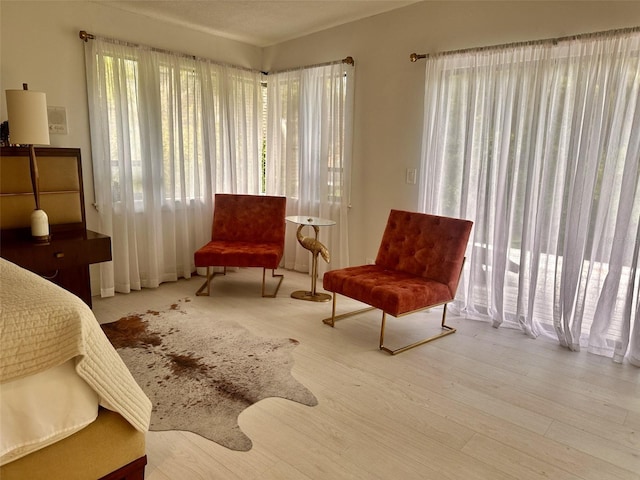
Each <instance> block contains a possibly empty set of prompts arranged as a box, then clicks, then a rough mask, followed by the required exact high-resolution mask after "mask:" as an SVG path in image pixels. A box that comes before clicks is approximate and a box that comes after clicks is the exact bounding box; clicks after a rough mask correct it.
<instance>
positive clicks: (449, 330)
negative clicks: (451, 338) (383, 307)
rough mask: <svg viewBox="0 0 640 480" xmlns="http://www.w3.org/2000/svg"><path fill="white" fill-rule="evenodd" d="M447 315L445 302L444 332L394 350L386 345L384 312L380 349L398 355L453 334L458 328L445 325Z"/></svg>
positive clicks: (443, 314)
mask: <svg viewBox="0 0 640 480" xmlns="http://www.w3.org/2000/svg"><path fill="white" fill-rule="evenodd" d="M446 316H447V304H444V311H443V312H442V323H441V324H440V325H441V327H442V329H443V330H444V331H443V332H441V333H439V334H437V335H434V336H432V337H429V338H425V339H424V340H419V341H417V342H415V343H412V344H410V345H407V346H405V347H401V348H396V349H395V350H392V349H390V348H387V347H385V346H384V327H385V322H386V313H385V312H382V326H381V327H380V350H384V351H385V352H387V353H389V354H391V355H396V354H398V353H402V352H405V351H407V350H409V349H411V348H415V347H417V346H420V345H424V344H425V343H428V342H432V341H434V340H437V339H438V338H442V337H444V336H447V335H451V334H452V333H456V329H455V328H453V327H450V326H448V325H445V323H444V322H445V319H446Z"/></svg>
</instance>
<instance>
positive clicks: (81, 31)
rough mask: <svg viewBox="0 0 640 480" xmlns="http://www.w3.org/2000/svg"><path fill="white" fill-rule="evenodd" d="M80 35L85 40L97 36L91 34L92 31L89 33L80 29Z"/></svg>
mask: <svg viewBox="0 0 640 480" xmlns="http://www.w3.org/2000/svg"><path fill="white" fill-rule="evenodd" d="M78 36H79V37H80V39H81V40H84V41H85V42H88V41H89V40H93V39H94V38H96V37H95V36H94V35H91V34H90V33H87V32H85V31H84V30H80V33H79V34H78Z"/></svg>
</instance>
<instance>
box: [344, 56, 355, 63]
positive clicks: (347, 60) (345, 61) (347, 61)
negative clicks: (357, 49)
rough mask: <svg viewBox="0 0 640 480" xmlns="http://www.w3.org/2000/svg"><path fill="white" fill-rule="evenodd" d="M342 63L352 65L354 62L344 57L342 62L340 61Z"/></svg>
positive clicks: (350, 58) (351, 58)
mask: <svg viewBox="0 0 640 480" xmlns="http://www.w3.org/2000/svg"><path fill="white" fill-rule="evenodd" d="M342 63H346V64H347V65H354V64H355V61H354V60H353V57H346V58H345V59H344V60H342Z"/></svg>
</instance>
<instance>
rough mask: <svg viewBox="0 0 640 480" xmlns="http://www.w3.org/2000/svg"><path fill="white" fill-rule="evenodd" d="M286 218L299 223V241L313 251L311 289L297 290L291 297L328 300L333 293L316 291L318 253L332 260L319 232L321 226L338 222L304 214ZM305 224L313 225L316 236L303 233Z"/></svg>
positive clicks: (297, 232) (316, 300) (326, 259)
mask: <svg viewBox="0 0 640 480" xmlns="http://www.w3.org/2000/svg"><path fill="white" fill-rule="evenodd" d="M286 219H287V221H289V222H293V223H297V224H299V225H298V230H296V237H297V239H298V242H299V243H300V245H302V246H303V247H304V248H305V249H307V250H309V251H310V252H311V291H305V290H297V291H295V292H293V293H292V294H291V297H292V298H296V299H298V300H307V301H310V302H328V301H329V300H331V298H332V296H331V295H329V294H328V293H317V292H316V281H317V279H318V255H321V256H322V258H323V259H324V260H325V261H326V262H327V263H329V261H330V256H329V250H327V247H325V246H324V245H323V244H322V243H320V241H319V240H318V233H319V232H320V227H321V226H331V225H335V224H336V222H334V221H333V220H326V219H323V218H318V217H304V216H293V217H287V218H286ZM305 226H310V227H313V230H314V232H315V238H313V237H305V236H303V235H302V229H303V228H304V227H305Z"/></svg>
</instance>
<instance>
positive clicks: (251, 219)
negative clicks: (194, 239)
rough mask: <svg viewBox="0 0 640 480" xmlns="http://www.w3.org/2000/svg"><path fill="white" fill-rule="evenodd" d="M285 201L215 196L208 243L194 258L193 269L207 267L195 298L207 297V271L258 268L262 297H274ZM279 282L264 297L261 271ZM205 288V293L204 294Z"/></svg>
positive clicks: (208, 286)
mask: <svg viewBox="0 0 640 480" xmlns="http://www.w3.org/2000/svg"><path fill="white" fill-rule="evenodd" d="M286 202H287V199H286V198H285V197H272V196H265V195H232V194H222V193H219V194H216V196H215V203H214V211H213V227H212V229H211V241H210V242H209V243H207V244H206V245H205V246H204V247H202V248H200V249H199V250H197V251H196V253H195V254H194V260H195V265H196V267H207V280H206V281H205V282H204V284H203V285H202V286H201V287H200V289H199V290H198V291H197V292H196V295H209V294H210V292H211V280H213V277H215V276H216V275H218V274H217V273H215V272H214V273H210V268H211V267H224V271H223V273H222V275H224V274H226V272H227V267H262V296H263V297H275V296H276V295H277V294H278V289H279V288H280V284H281V283H282V279H283V275H276V273H275V269H276V268H278V265H280V260H281V259H282V255H283V253H284V235H285V229H286V225H285V219H284V217H285V210H286ZM267 268H270V269H271V276H272V277H277V278H279V279H280V280H279V281H278V285H277V286H276V288H275V291H274V293H272V294H269V295H267V294H266V293H265V271H266V269H267ZM205 288H206V292H205V291H204V290H205Z"/></svg>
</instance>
